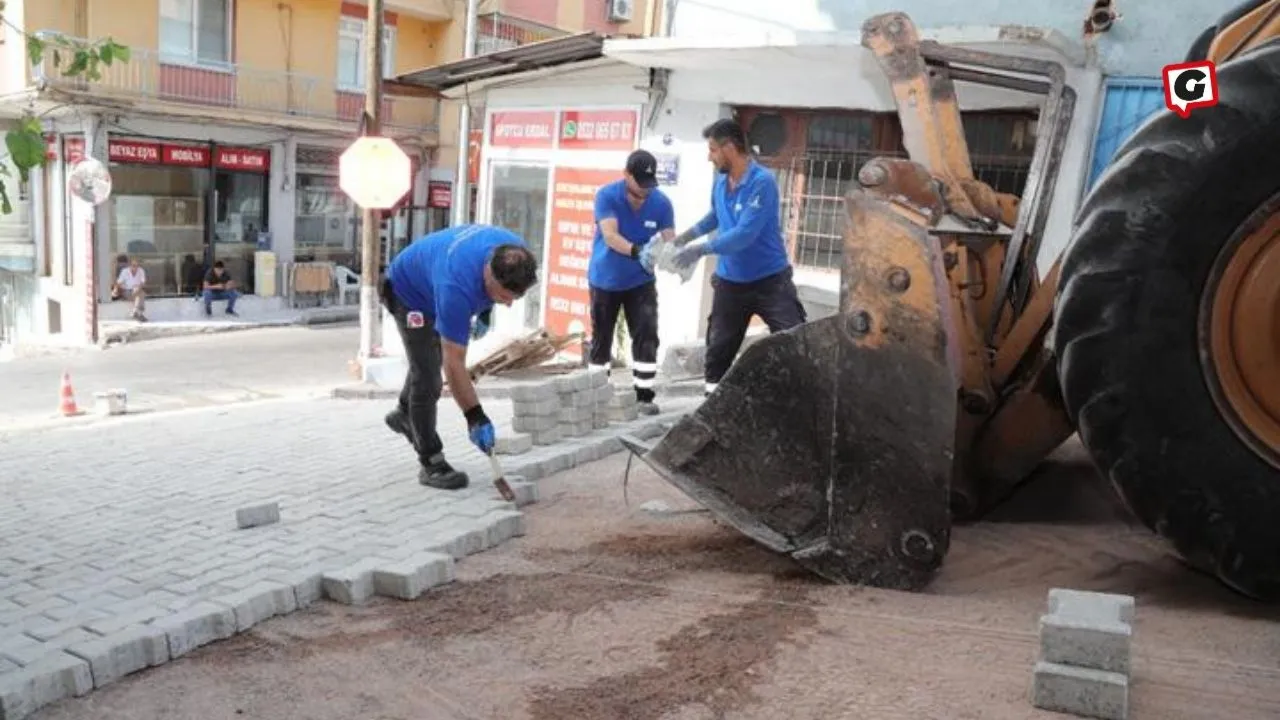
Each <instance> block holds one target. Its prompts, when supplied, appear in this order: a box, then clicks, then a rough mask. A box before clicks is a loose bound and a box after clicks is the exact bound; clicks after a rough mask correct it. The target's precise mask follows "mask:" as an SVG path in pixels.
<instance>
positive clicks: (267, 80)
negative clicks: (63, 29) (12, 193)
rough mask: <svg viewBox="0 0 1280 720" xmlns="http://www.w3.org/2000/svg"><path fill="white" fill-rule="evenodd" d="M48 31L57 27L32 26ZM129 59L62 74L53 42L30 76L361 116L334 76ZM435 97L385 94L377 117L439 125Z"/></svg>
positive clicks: (153, 54)
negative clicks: (96, 74)
mask: <svg viewBox="0 0 1280 720" xmlns="http://www.w3.org/2000/svg"><path fill="white" fill-rule="evenodd" d="M37 34H38V35H40V36H41V37H44V38H48V37H50V36H53V35H55V34H56V33H50V32H41V33H37ZM130 51H131V54H130V58H129V61H128V62H126V63H115V64H112V65H111V66H110V67H102V68H100V72H101V78H99V79H97V80H88V79H86V78H84V77H66V76H64V75H63V74H62V72H61V71H60V70H59V69H58V68H57V67H55V65H54V62H53V49H52V46H50V48H49V49H47V50H46V51H45V55H44V58H43V59H42V61H41V62H40V64H39V65H36V66H35V67H34V68H32V75H33V76H34V79H35V80H36V81H37V82H38V83H39V82H43V83H44V84H45V85H46V86H47V87H50V88H55V89H62V90H71V91H79V92H87V93H91V94H94V95H98V96H102V97H112V98H122V99H128V100H133V101H138V100H151V101H155V102H165V103H179V104H186V105H196V106H202V107H212V108H223V109H227V110H236V111H241V112H244V113H247V114H258V115H265V116H268V117H271V116H277V117H292V118H303V119H310V120H319V121H329V122H338V123H354V122H358V121H359V118H360V113H361V111H362V110H363V109H364V93H363V91H361V90H356V89H346V88H341V87H339V86H338V84H337V83H336V82H335V81H333V80H326V79H325V78H321V77H316V76H312V75H304V74H302V73H295V72H284V71H279V70H260V69H257V68H252V67H246V66H244V65H235V64H226V65H204V64H196V63H194V62H181V61H176V60H173V59H171V58H169V57H164V58H162V57H161V54H160V53H159V52H157V51H155V50H150V49H144V48H130ZM439 120H440V102H439V101H438V100H435V99H432V98H412V97H395V98H386V99H385V100H384V102H383V106H382V123H383V126H384V127H386V128H387V129H388V130H392V131H401V132H404V131H408V132H429V131H434V130H438V127H439V125H438V124H439Z"/></svg>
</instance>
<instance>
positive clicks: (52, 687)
mask: <svg viewBox="0 0 1280 720" xmlns="http://www.w3.org/2000/svg"><path fill="white" fill-rule="evenodd" d="M689 409H690V408H684V409H681V410H679V411H671V412H667V413H663V414H660V415H656V416H654V417H649V418H644V419H643V420H633V421H631V422H626V423H616V424H612V425H610V427H609V428H608V429H602V430H597V431H595V432H593V433H590V434H588V435H584V436H582V437H579V438H574V439H573V440H571V441H567V442H561V443H557V444H555V445H548V446H543V447H539V448H535V449H534V450H530V451H527V452H525V453H521V454H519V455H510V456H506V457H507V459H506V461H505V465H506V467H505V474H507V475H508V476H509V477H510V476H516V475H519V476H523V477H524V479H525V481H524V482H512V483H511V485H512V489H513V490H515V491H516V502H513V503H508V502H503V501H501V500H497V499H495V500H492V501H491V504H490V507H489V509H488V511H487V512H486V513H485V514H484V515H482V516H481V517H479V518H476V519H470V518H459V519H458V522H456V523H454V525H453V527H451V528H448V529H446V530H444V531H442V532H439V533H437V534H436V535H433V536H431V537H429V538H424V539H423V540H422V543H421V545H422V546H421V547H412V548H407V549H408V550H409V553H408V554H407V556H406V557H404V558H391V557H380V556H378V555H372V556H369V557H366V558H364V559H363V560H360V561H357V562H356V563H354V564H348V565H345V566H341V567H335V566H333V565H330V564H318V565H313V566H310V567H307V568H305V569H300V570H283V569H282V570H281V571H280V572H279V573H277V574H273V575H271V576H268V577H265V578H264V579H263V580H261V581H260V582H258V583H256V584H254V585H252V586H250V587H249V588H247V589H245V590H240V591H238V592H232V593H228V594H226V595H220V596H217V597H214V598H208V599H200V600H196V601H194V602H183V603H181V605H180V606H179V605H175V606H174V607H176V609H174V610H171V611H170V612H169V614H167V615H162V616H160V617H150V618H144V617H143V616H137V617H134V618H128V617H127V616H117V617H115V618H109V619H107V620H103V621H100V624H99V623H86V625H96V631H104V632H96V631H95V632H96V634H98V635H102V637H93V638H92V639H90V640H86V641H84V642H81V643H79V644H75V645H71V646H69V647H65V648H60V649H57V650H55V651H53V652H50V653H47V654H44V655H42V656H40V657H38V658H33V661H32V662H30V663H28V664H26V665H25V666H23V667H21V668H19V669H14V670H10V671H8V672H4V671H0V718H4V720H20V719H21V718H25V717H28V716H29V715H31V714H32V713H35V712H36V711H38V710H40V709H41V708H43V707H45V706H47V705H50V704H52V703H55V702H58V701H60V700H65V699H67V698H71V697H81V696H84V695H87V694H89V693H90V692H92V691H93V690H95V689H98V688H101V687H103V686H105V685H108V684H110V683H112V682H115V681H117V680H119V679H121V678H123V677H125V676H127V675H131V674H133V673H136V672H139V671H141V670H145V669H147V668H149V667H156V666H159V665H162V664H164V663H167V662H169V661H170V660H176V659H178V658H180V657H182V656H183V655H186V654H187V653H190V652H191V651H193V650H195V649H196V648H199V647H202V646H205V645H209V644H212V643H215V642H217V641H219V640H225V639H227V638H230V637H232V636H234V635H236V634H238V633H243V632H245V631H247V630H249V629H250V628H252V627H253V626H255V625H257V624H259V623H261V622H264V621H266V620H268V619H270V618H272V617H275V616H278V615H288V614H291V613H294V612H297V611H299V610H305V609H307V608H309V607H311V606H312V605H314V604H315V603H317V602H319V601H320V600H329V601H332V602H338V603H341V604H347V605H363V604H365V603H367V602H368V601H369V600H371V599H372V598H373V597H374V596H380V597H388V598H396V599H400V600H404V601H411V600H417V599H420V598H421V597H429V592H428V591H429V590H430V589H431V588H433V587H439V586H442V585H446V584H448V583H451V582H453V581H454V579H455V577H456V570H455V567H454V566H455V563H456V562H458V561H460V560H462V559H464V558H466V557H467V556H470V555H475V554H477V553H480V552H483V551H485V550H489V549H491V548H494V547H497V546H499V545H501V544H503V543H505V542H506V541H508V540H510V539H511V538H515V537H521V536H523V535H525V533H526V530H527V528H526V522H525V516H524V513H523V512H521V511H520V510H519V509H518V508H519V507H523V506H525V505H528V504H532V503H536V502H537V501H538V489H537V484H536V483H535V482H533V481H535V480H539V479H541V478H544V477H546V476H548V475H552V474H554V473H557V472H562V471H564V470H568V469H570V468H574V467H577V466H578V465H582V464H585V463H588V462H592V461H595V460H599V459H602V458H604V457H607V456H609V455H612V454H614V453H616V452H621V451H622V450H623V449H624V447H623V445H622V441H621V439H620V438H621V436H622V435H630V436H634V437H639V438H641V439H648V438H651V437H655V436H657V435H660V434H662V433H663V432H664V431H665V428H666V427H669V426H670V424H671V423H674V422H675V420H676V419H678V418H679V417H680V416H682V415H684V414H685V413H686V412H687V411H688V410H689ZM485 491H488V488H487V487H486V488H485ZM285 512H286V513H287V512H288V509H287V508H286V509H285ZM184 600H188V601H189V600H190V598H184ZM166 609H168V608H166ZM33 641H34V640H33Z"/></svg>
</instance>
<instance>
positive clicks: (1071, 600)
mask: <svg viewBox="0 0 1280 720" xmlns="http://www.w3.org/2000/svg"><path fill="white" fill-rule="evenodd" d="M1133 609H1134V599H1133V597H1131V596H1128V595H1113V594H1109V593H1096V592H1086V591H1079V590H1065V589H1062V588H1054V589H1052V590H1050V591H1049V614H1047V615H1044V616H1042V617H1041V618H1040V659H1041V660H1044V661H1046V662H1050V663H1060V664H1065V665H1075V666H1079V667H1086V668H1092V669H1095V670H1107V671H1110V672H1119V673H1128V672H1129V653H1130V646H1131V644H1132V640H1133V629H1132V627H1131V626H1130V624H1129V623H1130V621H1131V619H1132V618H1133Z"/></svg>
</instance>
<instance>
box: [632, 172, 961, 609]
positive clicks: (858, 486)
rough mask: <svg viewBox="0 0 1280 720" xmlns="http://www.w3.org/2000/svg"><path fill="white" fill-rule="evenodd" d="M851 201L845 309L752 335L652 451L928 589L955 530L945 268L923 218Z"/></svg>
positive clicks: (761, 513) (703, 489)
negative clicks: (749, 343) (731, 363)
mask: <svg viewBox="0 0 1280 720" xmlns="http://www.w3.org/2000/svg"><path fill="white" fill-rule="evenodd" d="M847 202H848V206H849V211H850V215H851V218H850V222H851V223H852V227H855V228H858V229H857V230H856V231H854V233H853V234H851V235H850V236H849V237H848V238H847V239H846V245H845V268H844V283H845V288H844V292H843V293H842V299H841V304H842V311H841V312H840V313H839V314H837V315H834V316H831V317H827V318H823V319H820V320H816V321H814V322H810V323H807V324H805V325H802V326H800V327H798V328H795V329H793V330H790V331H787V332H783V333H778V334H775V335H772V336H769V337H766V338H763V339H761V340H760V341H759V342H757V343H755V344H754V345H752V346H751V347H749V348H748V349H747V350H746V351H745V352H744V353H743V354H742V355H741V357H739V358H738V360H737V362H736V363H735V364H734V366H733V368H732V369H731V370H730V371H729V373H728V374H727V375H726V376H725V377H724V378H723V379H721V381H720V383H719V385H718V387H717V389H716V391H715V392H714V393H712V394H711V396H710V397H708V398H707V399H706V400H705V402H704V403H703V404H702V406H701V407H699V408H698V409H697V410H696V411H695V412H693V413H692V414H690V415H687V416H685V417H684V418H682V419H681V420H680V421H679V422H678V423H677V424H676V426H675V427H674V428H672V429H671V431H670V432H668V433H667V434H666V435H665V436H664V437H663V438H662V439H661V441H659V443H658V444H657V445H656V446H655V447H653V449H652V450H650V451H649V452H647V453H646V454H645V455H644V456H643V458H644V460H645V462H646V463H648V464H649V465H650V466H651V467H653V468H654V469H655V470H656V471H657V472H658V473H659V474H661V475H662V476H663V477H665V478H666V479H667V480H668V481H669V482H671V483H672V484H674V485H675V486H676V487H678V488H680V489H681V490H682V491H684V492H685V493H686V494H688V495H689V496H690V497H692V498H693V499H695V500H696V501H698V502H700V503H701V504H702V505H704V506H705V507H707V508H708V509H710V510H711V511H712V512H713V513H714V514H715V515H717V516H718V517H719V518H720V519H722V520H724V521H725V522H727V523H729V524H731V525H733V526H734V527H736V528H737V529H738V530H740V531H742V532H743V533H745V534H746V535H748V536H750V537H752V538H754V539H755V540H757V541H758V542H760V543H762V544H763V545H765V546H767V547H769V548H771V549H773V550H775V551H778V552H783V553H789V554H791V555H792V556H793V557H794V558H795V559H796V560H797V561H799V562H800V563H801V564H803V565H804V566H806V567H807V568H809V569H810V570H812V571H813V572H815V573H817V574H819V575H821V576H823V577H825V578H827V579H829V580H832V581H834V582H838V583H855V584H866V585H872V586H877V587H885V588H894V589H902V590H919V589H921V588H922V587H924V586H925V585H926V584H927V583H928V582H929V581H930V579H931V578H932V577H933V574H934V572H935V571H936V570H937V569H938V567H939V566H940V565H941V564H942V560H943V558H944V556H945V555H946V552H947V550H948V548H949V545H950V530H951V520H950V515H949V511H948V502H949V490H950V488H949V477H950V473H951V464H952V445H953V442H954V436H955V417H956V389H955V388H956V386H955V381H954V379H953V377H954V375H953V372H952V369H951V364H950V361H949V359H948V349H947V348H948V339H947V337H948V336H947V329H946V328H947V325H946V323H947V320H946V316H945V312H946V307H947V306H946V297H947V295H946V289H945V286H944V285H943V284H941V283H945V274H944V271H943V267H942V259H941V257H940V254H939V252H938V249H937V242H936V241H935V240H933V239H932V238H930V237H929V236H928V234H927V233H926V232H925V231H924V230H923V229H922V228H921V227H920V226H918V225H915V224H914V223H912V222H910V221H908V220H906V219H905V218H903V217H902V216H900V215H898V214H896V213H894V212H893V211H892V210H891V209H890V208H889V205H888V203H886V202H885V201H883V200H880V199H877V198H874V197H872V196H869V195H866V194H863V193H861V192H860V191H856V192H855V194H854V195H853V196H851V197H850V198H849V199H848V201H847Z"/></svg>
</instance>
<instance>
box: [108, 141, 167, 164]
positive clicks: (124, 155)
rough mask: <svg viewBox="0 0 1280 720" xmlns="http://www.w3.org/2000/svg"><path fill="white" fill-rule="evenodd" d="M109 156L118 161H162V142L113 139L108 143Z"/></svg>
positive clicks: (155, 162)
mask: <svg viewBox="0 0 1280 720" xmlns="http://www.w3.org/2000/svg"><path fill="white" fill-rule="evenodd" d="M107 158H108V159H109V160H111V162H118V163H150V164H153V165H158V164H159V163H160V143H153V142H139V141H137V140H112V141H111V142H110V143H108V144H107Z"/></svg>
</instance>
